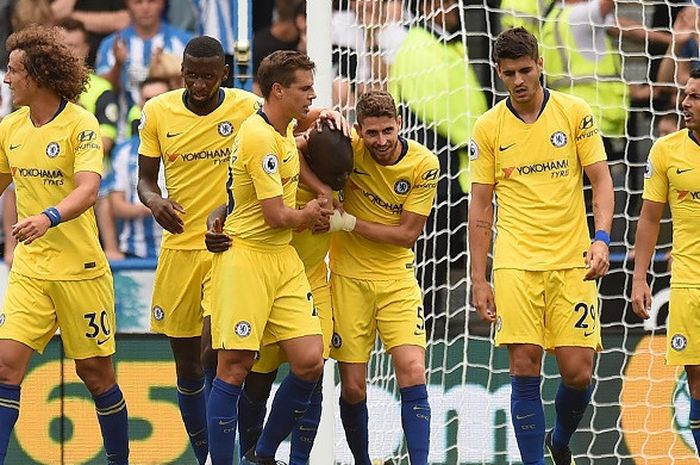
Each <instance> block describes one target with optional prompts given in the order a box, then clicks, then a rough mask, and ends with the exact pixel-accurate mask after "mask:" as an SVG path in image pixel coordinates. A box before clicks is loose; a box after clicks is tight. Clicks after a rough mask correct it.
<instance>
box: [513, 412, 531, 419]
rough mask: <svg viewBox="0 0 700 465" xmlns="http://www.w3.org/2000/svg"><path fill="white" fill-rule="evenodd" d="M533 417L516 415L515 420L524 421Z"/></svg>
mask: <svg viewBox="0 0 700 465" xmlns="http://www.w3.org/2000/svg"><path fill="white" fill-rule="evenodd" d="M534 416H535V414H534V413H530V414H529V415H516V416H515V419H516V420H524V419H526V418H530V417H534Z"/></svg>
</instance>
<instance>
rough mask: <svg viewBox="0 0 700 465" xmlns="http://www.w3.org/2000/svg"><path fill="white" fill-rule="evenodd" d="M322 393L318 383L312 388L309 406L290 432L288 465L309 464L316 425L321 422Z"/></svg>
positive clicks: (316, 429)
mask: <svg viewBox="0 0 700 465" xmlns="http://www.w3.org/2000/svg"><path fill="white" fill-rule="evenodd" d="M322 391H323V388H322V385H321V382H320V381H319V382H318V384H317V385H316V387H315V388H314V392H313V394H311V404H309V408H308V409H307V410H306V413H305V414H304V416H303V417H301V420H299V422H298V423H297V424H296V426H295V427H294V429H293V430H292V444H291V453H290V454H289V465H306V464H307V463H309V456H310V455H311V448H312V447H313V445H314V439H316V432H317V431H318V425H319V423H320V422H321V403H322V402H323V392H322Z"/></svg>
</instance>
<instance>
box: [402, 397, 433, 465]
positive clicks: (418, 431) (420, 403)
mask: <svg viewBox="0 0 700 465" xmlns="http://www.w3.org/2000/svg"><path fill="white" fill-rule="evenodd" d="M401 424H402V425H403V432H404V435H405V436H406V446H407V447H408V456H409V457H410V459H411V465H428V450H429V449H430V404H428V390H427V389H426V387H425V384H419V385H416V386H410V387H405V388H402V389H401Z"/></svg>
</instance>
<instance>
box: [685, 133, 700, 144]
mask: <svg viewBox="0 0 700 465" xmlns="http://www.w3.org/2000/svg"><path fill="white" fill-rule="evenodd" d="M688 137H690V140H692V141H693V142H695V144H696V145H699V146H700V142H698V140H697V139H696V138H695V136H694V135H693V131H691V130H690V129H688Z"/></svg>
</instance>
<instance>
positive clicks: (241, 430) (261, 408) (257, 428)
mask: <svg viewBox="0 0 700 465" xmlns="http://www.w3.org/2000/svg"><path fill="white" fill-rule="evenodd" d="M266 413H267V398H265V399H251V398H250V397H249V396H248V395H247V394H246V391H245V389H244V390H243V391H242V392H241V397H239V398H238V440H239V442H240V446H239V453H240V455H241V457H243V456H244V455H245V454H246V452H248V451H249V450H250V449H252V448H253V447H254V446H255V443H256V442H258V438H260V434H262V429H263V423H264V422H265V414H266Z"/></svg>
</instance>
